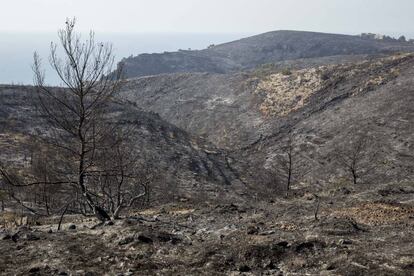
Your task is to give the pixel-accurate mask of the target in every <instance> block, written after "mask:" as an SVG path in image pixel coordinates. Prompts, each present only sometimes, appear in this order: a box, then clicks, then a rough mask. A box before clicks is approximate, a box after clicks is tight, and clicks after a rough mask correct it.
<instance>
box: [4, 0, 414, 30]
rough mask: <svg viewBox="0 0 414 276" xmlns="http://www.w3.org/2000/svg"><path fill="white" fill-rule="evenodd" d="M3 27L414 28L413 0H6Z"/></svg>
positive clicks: (205, 28) (118, 28) (113, 28)
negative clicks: (73, 20) (68, 22)
mask: <svg viewBox="0 0 414 276" xmlns="http://www.w3.org/2000/svg"><path fill="white" fill-rule="evenodd" d="M0 6H1V10H2V14H1V16H0V32H1V31H24V32H26V31H44V32H48V31H55V30H56V29H57V28H60V27H61V26H62V24H63V23H64V20H65V18H66V17H72V16H76V17H77V18H78V28H79V29H81V30H89V29H94V30H96V31H98V32H124V33H131V32H133V33H135V32H139V33H142V32H144V33H148V32H186V33H200V32H201V33H218V32H220V33H261V32H266V31H271V30H279V29H295V30H313V31H323V32H335V33H349V34H352V33H355V34H356V33H360V32H377V33H389V34H400V33H414V24H413V23H414V17H413V11H414V1H413V0H0Z"/></svg>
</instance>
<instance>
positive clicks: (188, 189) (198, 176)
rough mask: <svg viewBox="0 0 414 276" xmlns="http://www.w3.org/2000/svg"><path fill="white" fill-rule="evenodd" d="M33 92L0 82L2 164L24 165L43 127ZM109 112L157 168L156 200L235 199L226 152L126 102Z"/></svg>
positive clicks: (142, 158) (235, 185)
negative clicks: (127, 127) (31, 144)
mask: <svg viewBox="0 0 414 276" xmlns="http://www.w3.org/2000/svg"><path fill="white" fill-rule="evenodd" d="M33 96H35V91H34V89H33V87H27V86H12V85H4V86H0V110H1V113H0V126H1V129H0V147H1V149H2V150H1V152H0V162H2V163H4V164H7V165H10V166H17V167H18V168H23V167H26V166H28V164H29V163H30V158H31V157H30V156H31V153H30V150H31V148H30V142H31V140H32V137H33V135H35V134H36V133H45V132H46V131H47V129H46V128H47V126H46V125H43V124H42V121H41V120H40V118H39V117H38V116H39V113H37V112H36V104H35V99H36V97H33ZM110 116H111V117H112V118H114V119H117V120H118V121H119V122H120V123H122V124H124V125H130V126H131V127H132V129H133V131H130V133H129V135H130V136H131V137H129V139H130V140H132V141H134V144H133V145H131V146H132V147H133V148H135V149H136V150H137V151H138V152H139V153H140V155H139V160H140V162H144V163H147V164H152V165H151V166H154V169H155V170H156V171H157V173H158V175H157V183H154V187H153V189H154V193H153V195H152V196H153V199H154V200H156V199H159V200H161V201H170V200H173V199H174V198H175V199H176V198H179V197H193V196H198V195H199V194H203V195H204V196H207V197H211V198H214V197H216V196H220V198H223V199H225V197H226V196H229V197H234V196H235V197H236V198H237V193H234V192H232V193H224V192H223V191H226V190H228V189H235V190H237V189H238V188H240V185H242V184H241V183H240V181H239V180H238V179H237V176H236V175H235V174H234V172H233V171H232V169H231V168H230V167H229V166H228V164H227V159H226V157H225V155H224V154H223V153H222V152H221V151H220V150H217V149H216V148H215V147H214V146H213V145H211V144H210V143H207V142H206V141H203V140H201V139H199V138H198V137H197V136H194V135H190V134H188V133H187V132H185V131H184V130H182V129H180V128H178V127H176V126H174V125H172V124H171V123H168V122H166V121H165V120H163V119H161V118H160V117H159V115H157V114H155V113H153V112H145V111H142V110H140V109H138V108H136V107H134V106H133V105H131V104H129V103H123V104H113V105H112V108H111V114H110Z"/></svg>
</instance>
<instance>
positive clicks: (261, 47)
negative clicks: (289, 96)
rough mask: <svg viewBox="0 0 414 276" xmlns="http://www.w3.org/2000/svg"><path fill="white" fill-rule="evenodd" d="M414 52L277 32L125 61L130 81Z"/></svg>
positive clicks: (354, 39)
mask: <svg viewBox="0 0 414 276" xmlns="http://www.w3.org/2000/svg"><path fill="white" fill-rule="evenodd" d="M398 51H404V52H412V51H414V45H413V44H412V43H408V42H399V41H380V40H371V39H366V38H361V37H359V36H350V35H339V34H326V33H315V32H300V31H275V32H269V33H264V34H260V35H256V36H252V37H248V38H244V39H240V40H237V41H233V42H229V43H225V44H221V45H217V46H212V47H209V48H208V49H204V50H199V51H178V52H165V53H160V54H142V55H139V56H136V57H131V58H126V59H123V60H122V63H123V64H124V69H125V76H126V77H127V78H131V77H139V76H148V75H157V74H162V73H183V72H210V73H228V72H235V71H240V70H244V69H250V68H254V67H256V66H258V65H262V64H266V63H277V62H280V61H286V60H296V59H303V58H319V57H328V56H351V57H352V56H353V55H375V54H384V53H391V52H398Z"/></svg>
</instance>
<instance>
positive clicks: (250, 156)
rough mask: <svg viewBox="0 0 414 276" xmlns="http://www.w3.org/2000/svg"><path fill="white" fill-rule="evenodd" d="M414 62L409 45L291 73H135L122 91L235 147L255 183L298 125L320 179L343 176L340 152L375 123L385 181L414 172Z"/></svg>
mask: <svg viewBox="0 0 414 276" xmlns="http://www.w3.org/2000/svg"><path fill="white" fill-rule="evenodd" d="M413 67H414V56H413V55H410V54H406V55H392V56H389V57H386V58H379V59H371V60H366V61H359V62H353V63H346V64H340V65H327V66H317V67H313V68H307V69H300V70H292V71H291V72H289V73H288V74H287V73H284V72H280V71H274V72H273V71H271V70H270V71H265V72H260V74H257V73H256V72H252V73H236V74H224V75H223V74H209V73H193V74H188V73H187V74H169V75H159V76H152V77H144V78H138V79H132V80H129V81H128V83H127V86H126V88H125V90H124V91H123V92H122V93H121V96H122V97H123V98H125V99H128V100H129V101H131V102H134V103H135V104H136V105H137V106H139V107H141V108H143V109H145V110H147V111H153V112H157V113H159V114H160V116H161V117H162V118H163V119H165V120H167V121H169V122H171V123H173V124H175V125H177V126H179V127H181V128H183V129H185V130H186V131H188V132H190V133H192V134H193V135H200V136H203V137H205V138H206V139H207V140H208V141H209V142H211V143H214V144H215V145H216V146H218V147H220V148H223V149H227V150H228V151H230V152H231V154H232V156H233V158H234V160H239V161H240V162H241V163H240V164H239V165H240V167H239V170H240V171H242V172H245V176H246V178H250V180H249V181H248V182H251V183H253V182H257V177H258V175H257V173H259V172H260V171H264V170H265V169H266V167H268V165H269V162H267V161H266V160H268V159H270V160H272V154H273V153H274V152H276V151H277V149H278V147H280V146H281V145H282V143H283V141H284V140H285V139H286V137H287V135H288V133H292V132H293V133H294V134H295V136H297V140H298V144H299V145H298V146H299V147H301V148H302V154H303V155H304V156H305V158H308V159H309V160H311V162H309V163H308V167H309V169H311V171H312V172H311V173H310V174H309V175H308V176H309V177H310V179H313V180H315V179H317V178H318V177H319V178H321V179H322V178H324V179H326V180H327V179H329V177H330V176H332V175H338V178H340V176H341V175H343V173H342V174H341V173H340V172H338V171H335V170H337V169H338V164H335V163H334V162H333V161H332V160H333V156H332V154H333V153H335V151H336V150H337V149H338V148H339V147H341V146H346V142H349V141H350V140H351V141H352V140H353V138H352V137H354V138H355V139H356V137H357V136H358V135H359V133H360V132H367V133H368V134H369V135H371V136H374V137H375V139H376V144H375V145H374V144H372V145H370V146H369V147H368V148H367V150H368V152H369V151H373V150H375V149H376V148H378V147H380V148H381V150H382V151H383V152H382V157H378V159H377V161H378V162H383V163H384V164H386V165H384V166H382V167H381V168H380V167H378V168H380V169H379V171H380V172H379V173H377V174H376V175H377V179H383V180H384V181H385V179H388V180H391V179H397V178H398V179H405V178H406V177H408V176H410V177H411V176H412V173H410V172H412V166H413V162H414V160H412V158H411V157H409V156H412V153H413V150H414V149H413V144H414V143H413V140H412V135H411V133H412V132H413V128H414V126H413V118H414V111H413V108H412V104H411V103H412V102H413V100H414V99H413V96H414V94H413V90H412V87H414V80H413V78H412V73H413ZM357 134H358V135H357ZM348 136H350V137H351V138H349V137H348ZM355 139H354V140H355ZM406 155H408V156H406ZM270 163H271V161H270ZM259 168H260V169H259ZM248 171H250V173H246V172H248ZM259 174H260V173H259ZM385 175H387V176H385Z"/></svg>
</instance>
